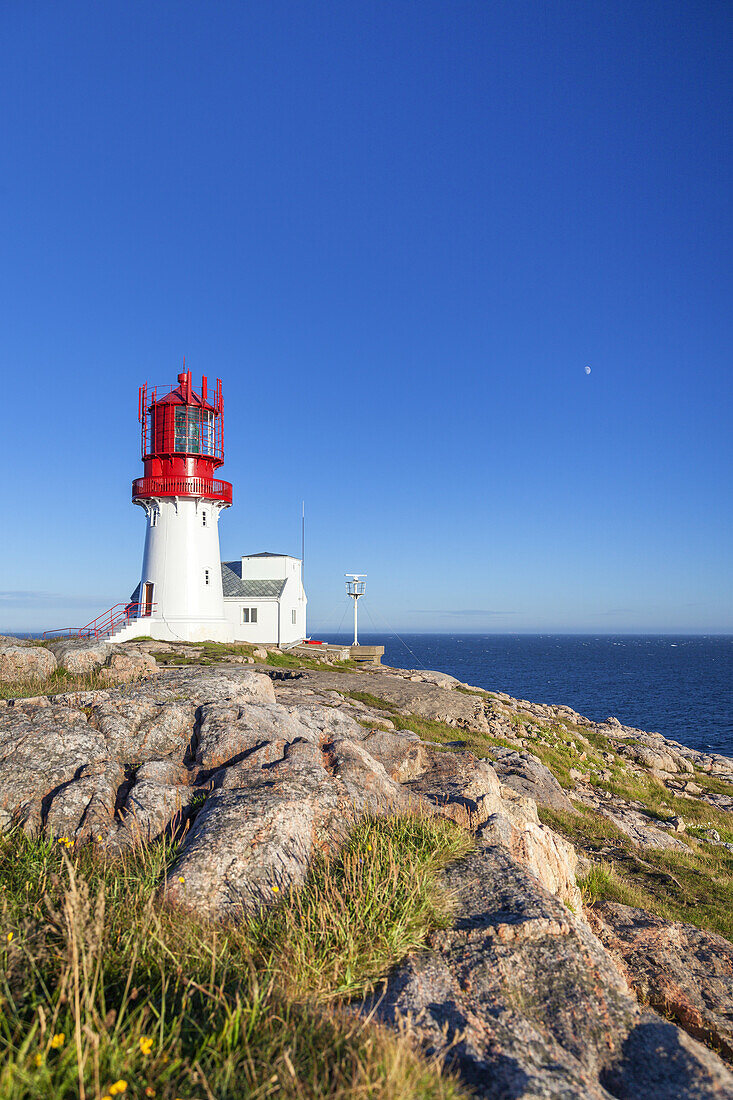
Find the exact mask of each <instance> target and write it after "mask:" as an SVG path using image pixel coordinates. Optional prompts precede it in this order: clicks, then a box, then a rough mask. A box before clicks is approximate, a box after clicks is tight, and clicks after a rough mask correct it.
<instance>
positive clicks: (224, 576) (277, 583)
mask: <svg viewBox="0 0 733 1100" xmlns="http://www.w3.org/2000/svg"><path fill="white" fill-rule="evenodd" d="M221 584H222V588H223V590H224V596H225V597H227V596H228V597H230V598H231V597H234V598H236V599H244V600H256V599H265V598H267V597H268V596H270V597H272V596H281V595H282V590H283V588H284V587H285V580H284V579H279V578H278V579H277V580H264V581H252V580H242V562H241V561H223V562H222V563H221Z"/></svg>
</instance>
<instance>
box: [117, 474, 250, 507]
mask: <svg viewBox="0 0 733 1100" xmlns="http://www.w3.org/2000/svg"><path fill="white" fill-rule="evenodd" d="M157 496H161V497H205V498H206V499H207V500H221V501H223V502H224V503H225V504H231V503H232V486H231V483H230V482H228V481H218V480H217V479H215V478H206V477H136V478H135V480H134V481H133V483H132V499H133V500H134V499H135V498H136V497H157Z"/></svg>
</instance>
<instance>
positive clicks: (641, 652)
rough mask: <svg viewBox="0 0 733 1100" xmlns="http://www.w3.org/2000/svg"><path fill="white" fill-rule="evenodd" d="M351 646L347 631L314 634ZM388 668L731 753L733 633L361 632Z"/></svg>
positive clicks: (697, 746)
mask: <svg viewBox="0 0 733 1100" xmlns="http://www.w3.org/2000/svg"><path fill="white" fill-rule="evenodd" d="M318 636H319V637H322V638H323V639H324V641H338V642H346V643H348V642H349V641H350V640H351V639H350V637H349V636H348V635H345V634H339V635H334V634H324V635H318ZM359 640H360V641H361V642H363V643H364V644H365V645H384V647H385V654H384V662H385V664H388V665H395V666H397V667H401V668H430V669H437V670H438V671H440V672H449V673H450V674H451V675H452V676H457V677H458V679H459V680H463V681H464V683H468V684H475V685H476V686H478V687H483V688H487V689H488V690H489V691H505V692H507V693H508V694H509V695H513V696H515V697H519V698H521V699H531V700H532V701H533V702H535V703H565V704H566V705H568V706H571V707H572V708H573V710H577V711H579V713H580V714H584V715H585V716H586V717H588V718H591V719H593V720H594V721H603V719H604V718H607V717H608V716H609V715H610V714H613V715H615V716H616V717H617V718H618V719H619V720H620V721H621V722H623V724H624V725H628V726H635V727H636V728H637V729H643V730H656V731H658V732H659V733H661V734H663V735H664V736H665V737H671V738H673V740H675V741H680V742H682V744H684V745H690V746H692V747H693V748H696V749H712V750H713V751H714V752H721V753H725V754H726V755H733V636H730V635H728V636H725V637H721V636H717V637H715V636H711V637H689V636H688V637H670V636H666V635H665V636H649V635H615V636H608V635H603V636H598V637H594V636H589V635H577V634H576V635H564V634H531V635H527V634H404V635H402V637H401V638H398V637H397V636H396V635H392V636H388V635H376V634H364V635H362V636H361V637H360V639H359Z"/></svg>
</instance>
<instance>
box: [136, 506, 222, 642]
mask: <svg viewBox="0 0 733 1100" xmlns="http://www.w3.org/2000/svg"><path fill="white" fill-rule="evenodd" d="M136 503H139V504H140V505H141V506H142V507H143V508H144V510H145V516H146V532H145V549H144V551H143V565H142V572H141V576H140V600H141V601H142V599H143V589H144V586H145V583H146V582H151V581H152V583H153V586H154V587H153V602H154V604H155V605H156V606H155V611H154V612H153V615H152V617H151V618H149V619H144V620H143V621H142V622H140V624H139V626H140V629H139V630H138V633H140V634H151V635H152V636H153V637H155V638H168V639H171V640H175V639H176V638H181V639H185V640H187V641H202V640H206V639H212V640H218V641H227V640H229V639H230V638H231V633H232V632H231V624H230V623H229V621H228V619H227V618H226V617H225V615H224V596H223V593H222V586H221V563H220V557H221V555H220V553H219V512H220V510H221V504H219V503H218V502H212V501H209V500H196V499H193V498H190V497H185V498H184V497H179V498H177V499H175V500H172V499H170V498H163V499H158V500H145V501H137V502H136ZM204 514H205V516H206V522H205V523H204ZM156 517H157V518H156ZM206 570H208V584H207V583H206V580H207V578H206ZM143 625H144V629H143Z"/></svg>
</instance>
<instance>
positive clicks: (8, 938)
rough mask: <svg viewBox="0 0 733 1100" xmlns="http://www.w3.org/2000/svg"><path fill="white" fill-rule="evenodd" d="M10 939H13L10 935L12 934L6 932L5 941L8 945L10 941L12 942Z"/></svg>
mask: <svg viewBox="0 0 733 1100" xmlns="http://www.w3.org/2000/svg"><path fill="white" fill-rule="evenodd" d="M12 938H13V933H12V932H8V934H7V936H6V937H5V939H6V940H7V941H8V943H10V941H11V940H12Z"/></svg>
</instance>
